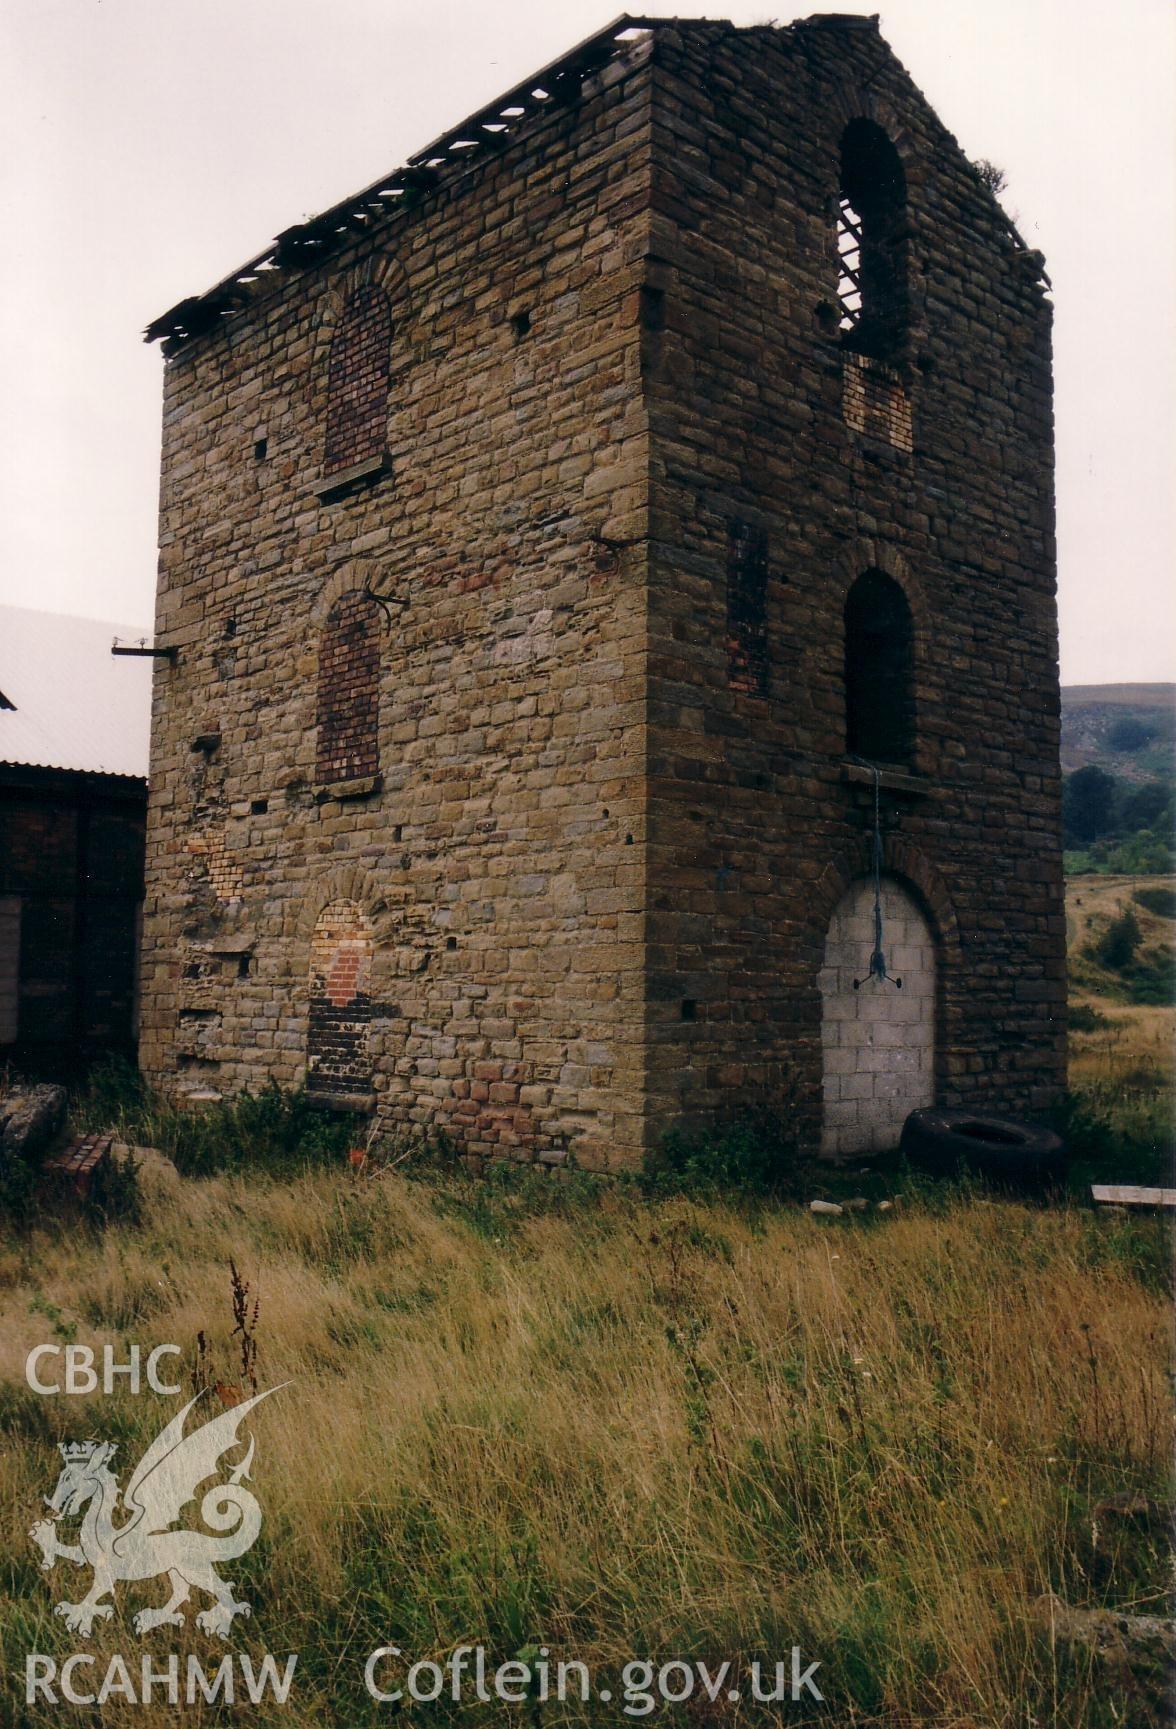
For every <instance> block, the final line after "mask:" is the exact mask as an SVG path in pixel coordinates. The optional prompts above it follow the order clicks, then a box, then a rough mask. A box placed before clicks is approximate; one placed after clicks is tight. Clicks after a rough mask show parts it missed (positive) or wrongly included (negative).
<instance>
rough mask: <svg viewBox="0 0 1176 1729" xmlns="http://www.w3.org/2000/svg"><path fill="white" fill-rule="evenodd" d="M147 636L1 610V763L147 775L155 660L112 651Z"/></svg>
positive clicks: (58, 616) (130, 629)
mask: <svg viewBox="0 0 1176 1729" xmlns="http://www.w3.org/2000/svg"><path fill="white" fill-rule="evenodd" d="M150 634H151V633H150V632H149V631H144V630H143V629H142V628H141V627H136V626H132V625H118V624H106V623H103V622H102V620H100V619H96V618H74V617H72V616H70V615H68V614H65V613H57V612H33V611H31V610H29V609H27V608H25V607H20V606H0V763H17V764H23V765H26V766H29V767H36V768H60V769H75V770H80V771H82V772H87V773H90V774H119V775H140V776H145V775H146V773H147V745H148V738H149V735H150V731H151V666H152V662H151V661H150V660H149V659H142V660H140V659H116V658H115V657H114V656H113V655H112V654H111V652H110V648H111V643H112V642H113V640H114V638H115V637H116V636H117V637H120V638H121V639H122V640H124V641H126V640H127V639H129V640H131V641H133V642H138V641H141V640H143V639H144V638H146V639H148V640H150Z"/></svg>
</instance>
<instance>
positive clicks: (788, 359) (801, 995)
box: [647, 18, 1065, 1150]
mask: <svg viewBox="0 0 1176 1729" xmlns="http://www.w3.org/2000/svg"><path fill="white" fill-rule="evenodd" d="M653 107H654V133H653V150H654V213H653V225H652V234H651V245H650V259H649V272H650V275H649V280H650V282H651V283H652V284H654V285H655V286H656V288H657V290H658V291H659V293H660V294H661V296H662V310H663V327H662V329H661V331H660V332H659V334H658V335H657V337H656V339H654V341H653V343H652V345H651V346H650V348H649V350H648V360H649V367H648V375H647V378H648V382H647V389H648V400H649V408H650V423H651V448H652V458H653V468H652V476H651V485H652V491H651V547H650V578H651V599H650V631H651V654H650V825H649V838H650V863H649V871H650V916H649V926H648V934H649V944H650V946H649V957H650V961H649V964H650V976H649V991H650V1009H649V1016H650V1041H651V1042H650V1075H649V1089H650V1098H651V1105H650V1124H649V1132H650V1134H651V1135H654V1134H656V1132H657V1128H658V1125H659V1124H660V1123H665V1122H667V1121H670V1120H672V1119H675V1118H678V1117H682V1116H685V1117H686V1118H687V1119H688V1120H691V1119H692V1120H695V1121H705V1120H706V1119H707V1118H708V1117H713V1116H716V1115H719V1114H721V1113H723V1112H724V1111H726V1110H728V1109H730V1107H731V1104H732V1102H733V1101H749V1100H751V1099H760V1100H763V1101H766V1102H767V1103H769V1104H771V1105H774V1106H776V1107H778V1108H780V1109H781V1110H783V1111H784V1112H785V1113H786V1114H787V1115H789V1116H790V1117H792V1118H793V1120H796V1121H798V1122H799V1124H800V1125H801V1127H802V1129H803V1131H804V1134H805V1135H806V1137H807V1138H808V1139H809V1140H810V1141H813V1140H815V1138H816V1136H817V1132H818V1126H819V1121H820V1115H821V1095H822V1052H821V1043H820V997H819V991H818V973H819V970H820V967H821V964H822V955H823V952H824V945H825V940H826V935H827V931H828V926H829V921H830V919H831V918H832V916H833V911H834V908H835V906H836V905H837V903H838V901H839V900H840V899H841V897H842V895H843V894H844V893H845V892H846V890H847V889H848V888H849V886H850V885H851V884H852V882H853V881H854V879H855V878H857V877H859V876H862V875H864V874H865V872H866V871H867V870H868V868H869V861H870V841H871V832H872V827H873V805H874V799H873V787H872V776H871V774H870V772H869V770H868V769H866V768H863V767H860V766H858V765H856V764H854V763H852V762H850V761H848V760H847V754H846V731H845V727H846V700H845V664H844V626H843V609H844V605H845V599H846V595H847V593H848V590H849V588H850V586H851V584H852V583H853V582H854V580H855V579H856V578H857V577H858V576H860V575H861V574H862V573H863V572H865V571H866V570H869V569H881V570H882V571H884V572H885V573H886V574H888V575H890V576H892V577H893V578H894V579H895V580H896V581H897V582H898V583H899V584H900V586H901V587H902V589H903V591H904V593H905V594H906V597H907V600H908V602H909V604H910V607H911V611H912V614H913V623H914V689H913V696H914V710H915V753H914V761H913V765H912V772H910V773H908V774H903V773H889V774H887V775H886V776H885V777H884V785H883V787H882V789H881V794H880V802H881V813H882V825H883V830H884V844H885V866H886V869H887V871H888V872H889V873H891V874H892V875H893V876H894V877H895V878H896V879H897V880H898V881H899V882H900V883H901V884H902V886H903V887H904V888H905V890H906V891H907V892H909V893H912V894H913V895H914V897H915V900H916V902H917V903H918V904H919V905H920V907H921V908H922V909H923V911H924V913H925V915H926V916H927V917H928V919H929V922H930V925H931V928H932V929H933V930H934V932H935V935H936V941H937V948H938V955H937V960H938V966H939V970H940V974H941V989H940V1007H939V1030H938V1039H937V1060H936V1073H935V1077H934V1086H935V1093H936V1097H937V1100H938V1102H940V1103H942V1104H952V1103H958V1102H962V1101H965V1100H966V1101H968V1102H969V1103H970V1104H973V1105H974V1106H975V1107H977V1108H978V1107H980V1106H981V1105H988V1106H990V1107H992V1108H1001V1109H1006V1110H1012V1111H1022V1112H1029V1111H1039V1110H1041V1109H1042V1108H1043V1107H1044V1106H1046V1105H1047V1104H1048V1103H1049V1102H1050V1100H1051V1099H1052V1098H1053V1097H1054V1096H1055V1093H1056V1090H1057V1088H1058V1086H1059V1084H1060V1082H1061V1080H1062V1076H1063V1063H1064V1037H1063V1031H1062V1028H1063V1003H1064V990H1065V984H1064V947H1063V945H1064V925H1063V917H1062V882H1061V855H1060V832H1059V830H1060V824H1059V817H1058V809H1059V807H1058V797H1059V785H1058V758H1057V746H1058V687H1057V658H1056V618H1055V598H1054V539H1053V488H1052V448H1051V381H1050V350H1049V328H1050V308H1049V305H1048V302H1047V301H1045V299H1044V298H1043V295H1042V291H1041V289H1040V287H1039V285H1038V270H1039V266H1040V261H1039V260H1035V258H1034V255H1031V254H1027V253H1026V252H1024V251H1023V250H1019V249H1018V247H1017V245H1016V243H1015V242H1014V240H1013V239H1012V237H1011V236H1010V234H1009V231H1008V224H1007V221H1006V220H1005V219H1004V217H1003V215H1002V213H1001V211H1000V210H999V208H998V206H997V205H996V204H995V203H994V201H993V200H992V199H991V198H990V197H989V196H988V194H987V193H986V192H985V190H984V189H983V188H982V187H981V185H980V184H979V182H978V181H977V179H976V177H975V175H974V174H973V173H972V171H971V170H970V169H969V167H968V164H967V163H966V161H965V159H964V158H963V156H962V154H961V153H960V151H959V149H958V147H957V146H956V144H955V142H954V140H953V139H952V138H951V137H950V136H949V135H948V134H947V132H946V131H945V129H944V128H943V126H942V125H941V124H940V123H939V121H938V120H937V119H936V118H935V116H934V114H933V113H932V112H931V110H930V109H929V108H928V107H927V105H926V103H925V102H924V100H923V99H922V97H921V96H920V95H919V93H918V92H917V91H916V90H915V89H914V87H913V86H912V84H911V83H910V80H909V79H908V77H907V76H906V74H905V72H904V71H903V69H902V68H901V66H899V64H898V63H897V62H896V61H895V60H894V58H893V56H892V55H891V54H890V53H889V50H888V49H887V48H886V46H885V44H884V43H883V42H882V40H881V39H880V37H879V36H878V34H877V30H876V28H875V27H874V26H873V25H872V24H871V23H870V21H869V20H867V19H865V18H862V19H850V20H842V21H840V22H838V23H833V22H832V21H830V22H822V21H820V20H817V21H814V22H813V23H811V24H809V25H807V26H797V27H795V28H793V29H791V30H773V29H766V28H765V29H762V30H760V29H755V30H743V31H735V30H732V29H731V28H729V27H727V26H723V25H714V26H709V27H707V26H690V27H688V28H685V29H682V30H680V31H679V30H673V29H669V28H667V29H664V30H660V31H659V32H658V33H657V38H656V45H655V70H654V89H653ZM855 117H865V118H867V119H870V120H873V121H874V122H876V124H878V125H879V126H881V127H882V128H883V130H884V131H885V132H886V133H887V135H888V136H889V137H890V139H891V140H892V142H893V143H894V145H895V146H896V147H897V150H898V152H899V155H900V158H901V161H902V165H903V170H904V172H905V176H906V182H907V209H906V213H905V215H906V226H907V229H908V231H909V232H908V234H907V236H906V239H905V242H904V244H905V251H906V256H907V259H908V263H909V274H910V279H909V284H908V287H909V293H910V302H911V316H910V327H909V331H908V333H907V339H906V343H905V347H904V349H903V352H902V353H901V354H898V355H894V356H890V357H888V360H887V363H886V364H885V365H883V364H882V363H881V362H878V361H875V360H872V359H869V360H867V359H864V358H863V357H862V356H860V355H857V354H854V353H853V352H852V351H851V350H848V349H847V348H846V347H845V346H844V344H843V338H842V333H841V332H840V331H839V329H838V321H837V317H836V306H837V284H838V274H839V272H838V257H837V249H836V219H837V199H838V174H839V166H838V165H839V140H840V137H841V134H842V132H843V130H844V128H845V127H846V125H847V123H848V122H849V121H850V120H851V119H853V118H855ZM753 533H754V535H755V536H757V537H758V540H759V543H760V544H761V545H762V547H763V548H764V557H765V560H766V586H765V594H766V600H765V618H764V624H763V655H764V658H765V661H766V665H765V666H764V668H763V672H762V675H761V677H760V679H759V680H757V679H752V678H748V676H747V674H746V669H745V667H744V665H743V662H742V660H741V659H740V657H739V656H737V655H735V654H734V653H733V652H732V639H731V629H730V613H729V595H730V583H731V577H730V571H731V568H732V559H733V557H738V555H739V547H740V545H741V544H746V543H747V541H748V538H749V536H751V535H752V534H753ZM868 958H869V945H867V946H866V949H865V952H863V954H862V956H861V963H860V965H861V970H862V972H864V970H865V967H866V964H867V962H868ZM843 1150H850V1149H848V1148H846V1149H843Z"/></svg>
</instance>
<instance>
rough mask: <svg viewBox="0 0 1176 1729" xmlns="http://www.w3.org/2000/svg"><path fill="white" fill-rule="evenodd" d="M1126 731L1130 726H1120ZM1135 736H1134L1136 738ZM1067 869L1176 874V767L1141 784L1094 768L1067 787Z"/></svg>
mask: <svg viewBox="0 0 1176 1729" xmlns="http://www.w3.org/2000/svg"><path fill="white" fill-rule="evenodd" d="M1117 724H1118V726H1119V727H1121V728H1126V727H1128V725H1129V724H1133V723H1130V722H1129V721H1128V720H1123V721H1120V722H1118V723H1117ZM1132 736H1134V735H1132ZM1062 814H1063V823H1064V841H1065V847H1066V870H1067V872H1068V873H1069V874H1071V875H1080V874H1084V873H1088V872H1095V873H1103V874H1107V873H1109V874H1112V875H1121V874H1133V875H1150V874H1154V873H1160V872H1166V871H1171V870H1173V869H1176V803H1174V782H1173V776H1172V772H1171V768H1170V767H1168V768H1165V769H1164V770H1163V772H1162V773H1160V774H1159V775H1157V776H1156V777H1155V778H1153V779H1151V780H1148V781H1144V782H1142V783H1139V782H1136V781H1130V780H1125V779H1122V778H1121V777H1120V776H1118V775H1116V774H1112V773H1109V772H1108V771H1107V770H1106V769H1103V768H1100V767H1099V766H1098V764H1097V763H1089V764H1087V765H1086V766H1085V767H1084V768H1079V769H1075V771H1074V773H1073V774H1070V775H1067V776H1066V777H1065V781H1064V783H1063V788H1062Z"/></svg>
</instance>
